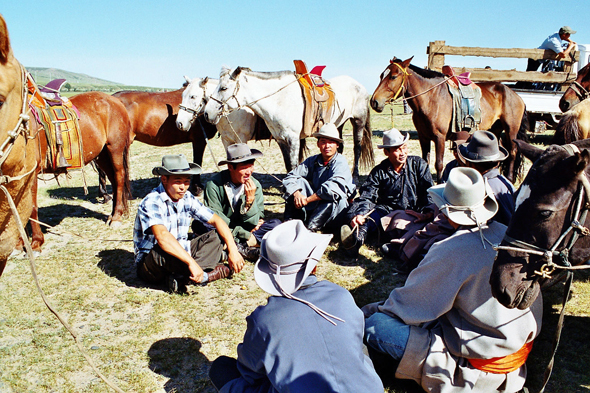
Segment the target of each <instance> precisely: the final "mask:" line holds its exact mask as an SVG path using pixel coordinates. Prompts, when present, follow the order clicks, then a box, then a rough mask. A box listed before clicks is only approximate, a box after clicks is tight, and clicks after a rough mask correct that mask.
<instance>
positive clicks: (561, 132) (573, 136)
mask: <svg viewBox="0 0 590 393" xmlns="http://www.w3.org/2000/svg"><path fill="white" fill-rule="evenodd" d="M580 139H583V138H581V137H580V127H579V124H578V120H577V119H576V116H574V114H573V113H569V112H568V113H566V114H565V115H563V117H562V118H561V120H559V124H558V125H557V129H556V130H555V134H554V135H553V140H552V141H551V143H553V144H554V145H565V144H566V143H572V142H574V141H579V140H580Z"/></svg>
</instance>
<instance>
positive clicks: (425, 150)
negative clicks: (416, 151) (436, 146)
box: [418, 132, 430, 165]
mask: <svg viewBox="0 0 590 393" xmlns="http://www.w3.org/2000/svg"><path fill="white" fill-rule="evenodd" d="M418 141H419V142H420V149H421V150H422V158H423V159H424V160H426V162H427V163H428V165H430V139H428V138H426V137H425V136H423V133H420V132H419V133H418Z"/></svg>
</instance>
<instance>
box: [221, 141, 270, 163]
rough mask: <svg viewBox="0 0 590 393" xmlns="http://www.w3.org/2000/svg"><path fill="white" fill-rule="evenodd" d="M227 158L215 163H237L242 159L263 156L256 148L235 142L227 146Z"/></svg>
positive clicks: (248, 159)
mask: <svg viewBox="0 0 590 393" xmlns="http://www.w3.org/2000/svg"><path fill="white" fill-rule="evenodd" d="M226 155H227V158H226V159H225V160H223V161H219V164H217V165H225V164H230V163H231V164H237V163H240V162H244V161H250V160H255V159H257V158H260V157H262V156H263V154H262V152H261V151H260V150H257V149H250V146H248V145H247V144H245V143H235V144H233V145H230V146H228V147H227V152H226Z"/></svg>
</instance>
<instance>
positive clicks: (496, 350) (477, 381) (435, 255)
mask: <svg viewBox="0 0 590 393" xmlns="http://www.w3.org/2000/svg"><path fill="white" fill-rule="evenodd" d="M429 193H430V195H431V197H432V198H433V200H434V202H435V204H436V205H437V206H438V208H439V209H440V211H441V212H442V213H443V214H445V215H446V216H447V217H448V220H449V222H450V223H451V224H452V225H453V226H454V227H456V228H457V232H456V233H455V234H454V235H453V236H451V237H449V238H448V239H446V240H443V241H441V242H440V243H437V244H435V245H434V246H432V248H431V249H430V251H429V252H428V253H427V254H426V256H425V258H424V259H423V260H422V262H420V264H419V265H418V267H417V268H416V269H414V270H413V271H412V272H411V273H410V275H409V276H408V278H407V281H406V283H405V285H404V286H403V287H400V288H396V289H394V290H393V291H392V292H391V294H390V295H389V298H388V299H387V300H385V301H384V302H380V303H373V304H369V305H367V306H365V307H363V312H364V313H365V316H366V317H367V320H366V325H365V340H366V342H367V344H368V346H369V347H370V349H371V351H370V353H371V352H372V353H373V354H375V355H377V356H375V357H374V360H375V361H376V359H377V357H379V355H381V356H382V357H383V356H384V357H385V358H389V359H393V360H395V361H398V362H399V364H398V365H397V368H396V371H395V375H396V377H397V378H401V379H412V380H414V381H416V382H417V383H419V384H420V385H421V386H422V388H424V389H425V390H426V391H429V392H481V393H484V392H485V393H488V392H517V391H519V390H520V389H522V387H523V385H524V382H525V379H526V366H525V364H524V363H525V361H526V358H527V356H528V353H529V352H530V349H531V347H532V342H533V339H534V338H535V337H536V336H537V335H538V333H539V332H540V330H541V319H542V309H543V308H542V300H541V298H540V297H539V298H538V299H537V300H536V301H535V303H534V304H533V306H532V307H531V308H528V309H525V310H519V309H508V308H505V307H504V306H502V305H501V304H500V303H499V302H498V301H497V300H496V299H495V298H494V297H493V296H492V292H491V287H490V284H489V277H490V273H491V269H492V266H493V263H494V258H495V255H496V252H495V251H494V249H493V247H492V244H498V243H500V242H501V240H502V238H503V236H504V232H505V231H506V226H504V225H502V224H500V223H497V222H495V221H489V220H490V218H491V217H493V215H494V214H495V213H496V211H497V210H498V204H497V202H496V200H495V199H494V196H493V193H492V191H491V189H490V187H489V185H487V182H486V181H485V180H484V179H483V177H482V176H481V174H480V173H479V172H477V171H476V170H475V169H473V168H455V169H453V170H452V171H451V173H450V175H449V181H448V182H447V183H446V184H444V185H438V186H434V187H432V188H430V189H429ZM466 255H467V256H468V257H467V258H465V256H466Z"/></svg>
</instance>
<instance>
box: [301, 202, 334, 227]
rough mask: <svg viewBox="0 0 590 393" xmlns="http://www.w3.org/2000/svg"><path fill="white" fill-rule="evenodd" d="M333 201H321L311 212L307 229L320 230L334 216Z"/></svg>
mask: <svg viewBox="0 0 590 393" xmlns="http://www.w3.org/2000/svg"><path fill="white" fill-rule="evenodd" d="M332 207H333V204H332V203H320V204H319V205H318V207H317V208H316V209H315V210H314V211H313V213H311V215H310V217H309V221H308V222H307V229H309V230H310V231H312V232H319V231H320V230H321V229H322V228H323V227H324V225H325V224H326V222H327V221H328V220H329V219H330V217H331V216H332V210H333V209H332Z"/></svg>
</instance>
